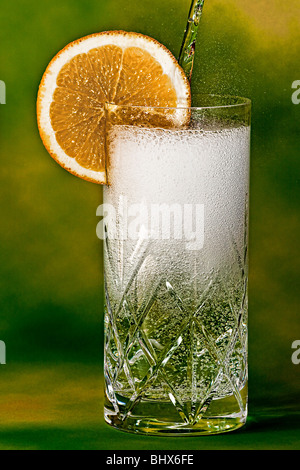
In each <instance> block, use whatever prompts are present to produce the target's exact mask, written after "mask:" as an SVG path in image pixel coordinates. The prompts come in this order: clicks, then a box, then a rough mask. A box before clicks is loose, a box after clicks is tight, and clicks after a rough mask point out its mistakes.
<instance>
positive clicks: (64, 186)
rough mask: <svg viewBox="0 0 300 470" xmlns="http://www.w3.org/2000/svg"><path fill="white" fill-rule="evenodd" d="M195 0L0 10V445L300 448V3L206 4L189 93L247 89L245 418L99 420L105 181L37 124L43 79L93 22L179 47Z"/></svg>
mask: <svg viewBox="0 0 300 470" xmlns="http://www.w3.org/2000/svg"><path fill="white" fill-rule="evenodd" d="M188 9H189V0H163V1H161V0H144V1H143V2H141V1H133V0H105V1H104V0H87V1H84V0H81V1H79V0H59V1H57V0H51V1H50V0H43V2H40V1H38V0H31V1H30V2H28V1H25V0H14V1H13V2H2V3H1V6H0V39H1V40H0V79H1V80H3V81H5V83H6V87H7V104H6V105H0V157H1V171H0V179H1V181H0V185H1V186H0V188H1V189H0V191H1V199H0V201H1V202H0V208H1V230H0V247H1V249H0V257H1V259H0V312H1V314H0V340H2V341H5V343H6V347H7V365H2V366H0V448H1V449H105V450H109V449H155V448H156V449H184V450H186V449H238V448H242V449H256V448H258V449H269V448H274V449H299V448H300V405H299V393H300V380H299V376H300V365H295V364H293V363H292V361H291V355H292V352H293V350H292V349H291V345H292V342H293V341H294V340H298V339H300V325H299V317H298V311H297V307H298V305H299V288H298V283H297V281H298V268H299V250H298V245H299V210H298V201H299V198H298V190H299V157H300V131H299V124H300V105H294V104H293V103H292V101H291V95H292V92H293V90H292V88H291V86H292V83H293V82H294V81H295V80H300V60H299V53H300V34H299V31H300V6H299V1H298V0H289V2H282V1H279V0H252V1H251V2H249V0H206V4H205V10H204V15H203V18H202V24H201V35H200V37H199V40H198V43H197V59H196V64H195V69H194V78H193V91H194V92H216V93H229V94H238V95H242V96H247V97H249V98H251V99H252V101H253V118H252V122H253V135H252V160H251V224H250V282H249V297H250V308H249V316H250V321H249V364H250V365H249V372H250V392H249V394H250V395H249V396H250V398H249V420H248V424H247V425H246V426H245V427H244V428H243V429H242V430H240V431H238V432H235V433H232V434H228V435H222V436H211V437H204V438H191V439H188V438H177V439H174V438H173V439H170V438H163V439H158V438H150V437H137V436H134V435H128V434H124V433H121V432H118V431H115V430H113V429H110V428H109V427H108V426H106V425H105V424H104V423H103V417H102V398H103V397H102V386H103V384H102V321H103V276H102V269H103V267H102V246H101V243H100V241H99V240H98V239H97V237H96V224H97V222H98V220H97V218H96V208H97V206H98V205H99V204H100V203H101V197H102V194H101V188H100V187H98V186H96V185H93V184H90V183H86V182H84V181H82V180H79V179H77V178H76V177H74V176H72V175H70V174H68V173H67V172H66V171H64V170H63V169H61V168H60V167H59V166H58V165H57V164H56V163H55V162H54V161H53V160H52V159H51V158H50V157H49V156H48V154H47V152H46V150H45V149H44V148H43V145H42V143H41V140H40V138H39V135H38V131H37V126H36V115H35V101H36V95H37V89H38V85H39V81H40V79H41V76H42V74H43V72H44V70H45V68H46V66H47V64H48V62H49V61H50V60H51V59H52V57H53V56H54V55H55V54H56V53H57V52H58V51H59V50H60V49H61V48H62V47H64V46H65V45H66V44H67V43H69V42H71V41H72V40H74V39H77V38H79V37H82V36H85V35H87V34H90V33H93V32H98V31H103V30H111V29H124V30H132V31H137V32H142V33H145V34H148V35H150V36H153V37H155V38H156V39H158V40H159V41H161V42H162V43H164V44H165V45H166V46H167V47H168V48H169V49H170V50H171V51H172V52H173V53H174V54H175V55H176V56H177V55H178V53H179V50H180V45H181V40H182V36H183V30H184V27H185V23H186V19H187V13H188Z"/></svg>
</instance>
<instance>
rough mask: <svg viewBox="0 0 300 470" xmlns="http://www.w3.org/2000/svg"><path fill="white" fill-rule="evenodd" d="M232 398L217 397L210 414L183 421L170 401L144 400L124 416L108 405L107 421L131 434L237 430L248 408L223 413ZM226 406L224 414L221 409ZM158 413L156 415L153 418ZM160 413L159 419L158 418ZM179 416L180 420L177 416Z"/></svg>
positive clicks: (167, 434)
mask: <svg viewBox="0 0 300 470" xmlns="http://www.w3.org/2000/svg"><path fill="white" fill-rule="evenodd" d="M230 402H231V397H228V398H224V399H221V400H214V401H213V402H211V403H210V406H209V413H208V412H207V411H208V410H206V412H205V413H204V415H202V416H198V418H197V419H196V420H195V419H190V420H189V422H188V420H186V422H183V421H182V420H180V417H179V416H178V415H177V416H176V412H175V413H174V407H173V406H172V405H170V404H168V403H162V402H158V401H153V402H151V401H144V402H141V403H140V404H139V406H138V409H136V410H135V411H136V413H134V414H130V415H127V416H126V419H122V412H121V410H120V412H118V413H117V412H116V411H115V410H114V408H113V407H111V406H110V405H109V406H105V408H104V416H105V421H106V423H107V424H109V425H110V426H112V427H114V428H116V429H119V430H121V431H126V432H130V433H137V434H146V435H154V436H155V435H156V436H158V435H159V436H200V435H211V434H219V433H225V432H230V431H234V430H236V429H239V428H241V427H242V426H243V425H244V424H245V423H246V419H247V410H245V411H244V412H241V411H239V412H232V411H233V410H230V411H231V412H230V411H229V410H228V411H229V412H227V413H224V405H227V406H228V405H229V404H230ZM222 408H223V413H222V414H220V413H217V412H218V411H219V412H220V411H221V409H222ZM154 416H156V418H155V417H154ZM158 416H159V419H158V418H157V417H158ZM178 418H179V419H178Z"/></svg>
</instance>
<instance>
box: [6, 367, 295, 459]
mask: <svg viewBox="0 0 300 470" xmlns="http://www.w3.org/2000/svg"><path fill="white" fill-rule="evenodd" d="M0 375H1V381H0V418H1V420H0V449H2V450H10V449H16V450H107V451H108V450H231V449H233V450H235V449H236V450H238V449H241V450H256V449H258V450H269V449H274V450H298V449H299V448H300V411H299V410H296V409H293V408H290V409H286V408H283V407H280V406H278V407H277V408H274V407H272V408H267V407H266V406H259V405H257V404H255V405H254V404H253V405H251V400H250V406H249V418H248V421H247V424H246V425H245V426H244V427H243V428H241V429H240V430H237V431H233V432H230V433H227V434H220V435H214V436H201V437H195V436H194V437H175V438H172V437H153V436H139V435H136V434H130V433H125V432H121V431H118V430H115V429H113V428H111V427H110V426H108V425H107V424H105V422H104V420H103V411H102V410H103V394H102V390H103V383H102V372H101V370H100V368H99V369H98V368H97V367H95V365H85V366H83V365H82V364H74V363H70V364H58V365H57V364H47V365H45V364H43V365H39V364H35V365H31V366H30V367H29V366H28V365H26V366H25V365H21V364H15V365H10V367H7V366H4V367H1V368H0Z"/></svg>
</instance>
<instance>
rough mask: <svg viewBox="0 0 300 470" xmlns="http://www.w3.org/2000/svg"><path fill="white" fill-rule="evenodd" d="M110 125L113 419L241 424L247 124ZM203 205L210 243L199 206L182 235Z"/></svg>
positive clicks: (188, 427) (145, 425) (178, 429)
mask: <svg viewBox="0 0 300 470" xmlns="http://www.w3.org/2000/svg"><path fill="white" fill-rule="evenodd" d="M113 132H114V135H113V136H111V142H112V144H111V146H110V154H111V161H110V174H109V178H110V183H111V184H110V186H109V187H106V188H105V189H104V202H105V203H106V204H107V205H108V206H107V207H108V208H109V207H111V208H113V210H111V213H108V215H107V217H106V220H105V224H106V230H107V233H108V238H107V239H106V241H105V276H106V296H107V308H106V335H105V336H106V346H105V371H106V381H107V392H106V396H107V399H106V400H107V401H106V420H107V421H108V422H109V423H110V424H112V425H114V426H116V427H118V428H121V429H125V430H130V431H136V432H146V433H149V432H150V433H159V432H161V433H185V432H190V433H208V432H209V433H213V432H220V431H224V430H225V431H226V430H229V429H233V428H235V427H238V426H240V425H241V424H243V423H244V422H245V419H246V413H247V410H246V408H247V391H246V390H247V252H246V247H247V240H246V237H247V199H248V156H249V128H247V127H243V128H236V129H230V130H229V129H223V130H220V131H168V130H161V129H160V130H158V129H138V128H133V127H126V126H117V127H116V128H115V129H114V131H113ZM158 205H160V208H162V207H163V208H164V211H162V213H163V216H162V218H161V219H160V230H159V231H157V230H153V207H155V208H157V206H158ZM161 205H164V206H161ZM196 205H199V206H203V208H204V219H201V222H203V223H204V239H202V238H201V237H200V238H199V239H197V237H195V239H193V240H192V242H191V234H192V233H194V232H196V231H197V230H194V232H193V229H197V219H195V213H196V212H194V219H191V220H192V222H193V225H194V226H193V228H192V229H190V230H189V231H185V230H184V228H186V227H184V225H185V224H184V223H185V222H186V220H187V219H185V211H184V208H186V207H187V206H189V207H190V208H191V207H196ZM170 207H171V208H173V209H174V211H173V212H172V211H170V213H171V214H172V215H171V217H170V223H169V224H165V225H164V224H163V221H165V220H166V217H167V216H168V214H169V213H168V212H166V208H167V209H168V208H170ZM180 208H181V209H182V210H181V212H180ZM175 209H178V210H179V212H180V216H178V214H179V213H178V212H176V210H175ZM108 212H109V210H108ZM112 214H113V216H112ZM134 214H135V217H134ZM136 214H138V216H136ZM141 214H142V215H143V217H141ZM145 214H146V215H145ZM130 224H132V226H133V227H134V229H135V230H128V227H129V226H130ZM199 225H200V224H199ZM131 228H132V227H131ZM198 228H199V227H198ZM129 235H130V236H129ZM133 235H136V236H135V237H134V236H133Z"/></svg>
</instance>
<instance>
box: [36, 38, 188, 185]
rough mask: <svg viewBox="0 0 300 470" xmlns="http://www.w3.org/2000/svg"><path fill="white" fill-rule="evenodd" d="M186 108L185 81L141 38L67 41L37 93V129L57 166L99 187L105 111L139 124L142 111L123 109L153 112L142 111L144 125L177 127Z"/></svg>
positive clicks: (158, 48)
mask: <svg viewBox="0 0 300 470" xmlns="http://www.w3.org/2000/svg"><path fill="white" fill-rule="evenodd" d="M106 104H108V105H106ZM190 104H191V93H190V84H189V82H188V79H187V78H186V75H185V73H184V72H183V70H182V69H181V67H180V66H179V65H178V62H177V61H176V59H175V58H174V56H173V55H172V54H171V52H170V51H169V50H168V49H166V48H165V47H164V46H163V45H161V44H160V43H159V42H157V41H156V40H154V39H152V38H150V37H147V36H144V35H141V34H137V33H128V32H124V31H109V32H104V33H98V34H93V35H90V36H87V37H84V38H82V39H79V40H77V41H74V42H72V43H71V44H69V45H67V46H66V47H65V48H64V49H63V50H62V51H60V52H59V53H58V54H57V55H56V56H55V57H54V59H53V60H52V61H51V62H50V64H49V65H48V67H47V69H46V71H45V73H44V76H43V78H42V81H41V84H40V87H39V92H38V98H37V117H38V126H39V131H40V135H41V138H42V140H43V143H44V145H45V147H46V149H47V150H48V152H49V153H50V155H51V156H52V157H53V158H54V159H55V160H56V161H57V162H58V163H59V164H60V165H61V166H62V167H63V168H65V169H66V170H68V171H69V172H70V173H72V174H74V175H76V176H78V177H80V178H83V179H85V180H88V181H91V182H94V183H98V184H105V183H106V152H105V138H106V137H105V136H106V134H105V133H106V123H107V116H108V114H107V112H108V113H109V116H110V118H111V119H112V122H117V123H130V124H134V123H136V124H137V125H138V124H140V123H141V121H142V119H143V116H142V115H141V112H140V111H139V112H136V113H134V112H132V108H127V107H128V106H151V107H156V109H155V110H153V113H152V119H150V118H149V112H148V113H142V114H143V115H144V116H146V115H147V116H148V119H146V121H145V125H152V126H153V125H157V126H158V127H159V126H160V125H162V126H163V125H164V123H165V122H167V123H169V125H174V126H177V127H178V126H182V125H185V124H186V122H187V121H188V119H189V115H188V113H187V112H186V111H185V112H184V111H183V109H182V108H185V109H186V108H188V107H189V106H190ZM166 107H171V108H177V110H178V112H174V109H173V110H170V111H169V112H167V111H166V109H165V108H166ZM157 108H161V109H157ZM180 108H181V110H180ZM129 109H131V112H129V111H128V110H129ZM135 109H136V111H137V110H138V109H140V108H135ZM150 115H151V113H150Z"/></svg>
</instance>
